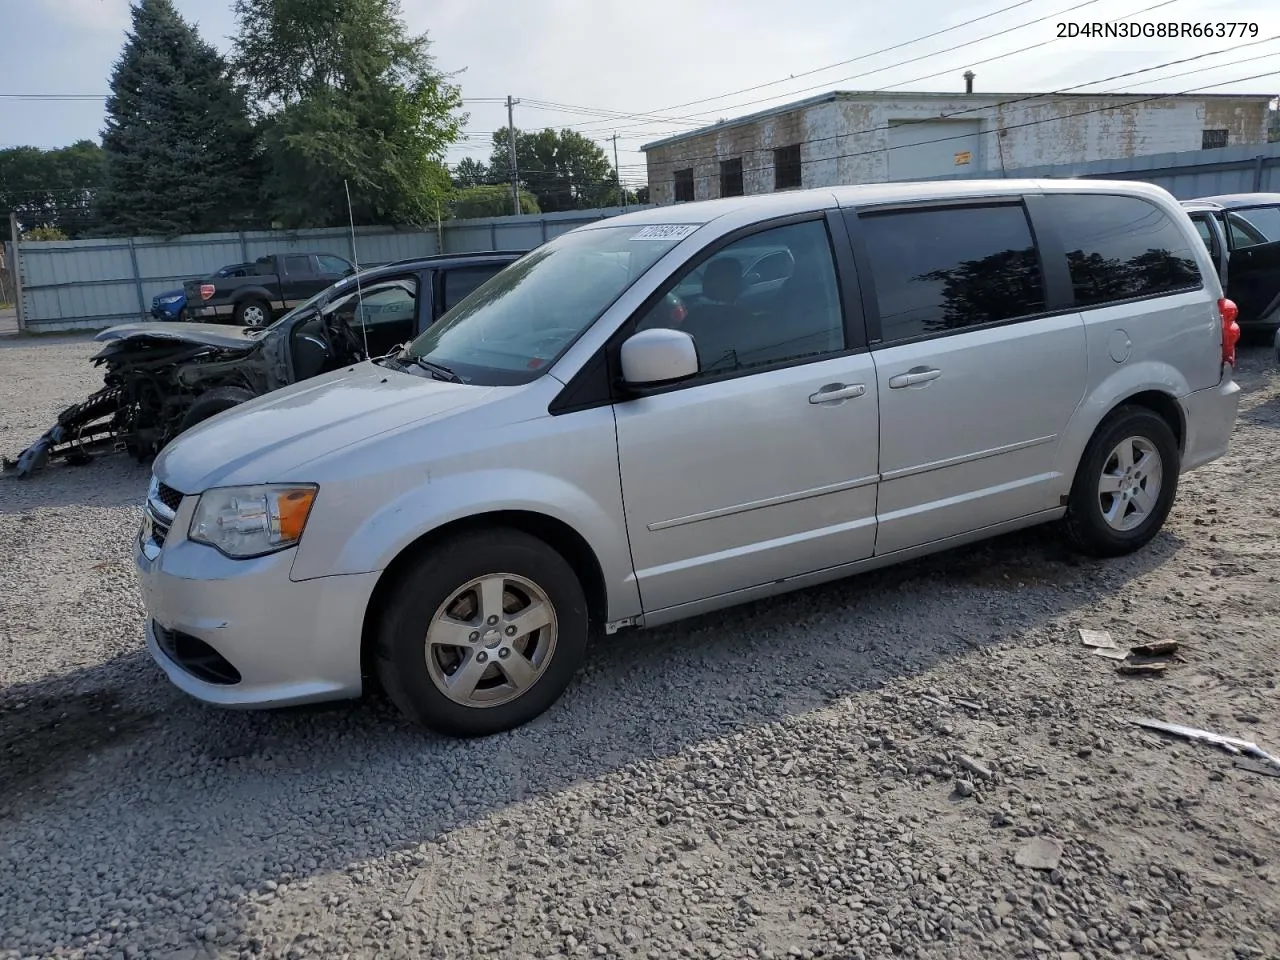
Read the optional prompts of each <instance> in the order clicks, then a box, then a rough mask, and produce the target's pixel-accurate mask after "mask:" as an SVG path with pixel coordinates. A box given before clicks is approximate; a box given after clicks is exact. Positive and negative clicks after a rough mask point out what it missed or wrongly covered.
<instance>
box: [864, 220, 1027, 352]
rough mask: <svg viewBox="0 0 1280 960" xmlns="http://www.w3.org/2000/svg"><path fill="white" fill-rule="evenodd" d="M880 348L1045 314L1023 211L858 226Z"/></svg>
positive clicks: (879, 221) (893, 221)
mask: <svg viewBox="0 0 1280 960" xmlns="http://www.w3.org/2000/svg"><path fill="white" fill-rule="evenodd" d="M861 224H862V231H863V235H864V236H865V238H866V247H867V252H868V256H869V258H870V260H871V268H872V273H873V275H874V277H875V287H876V299H877V300H878V301H879V305H880V326H881V336H882V338H883V340H884V342H885V343H893V342H896V341H899V340H909V339H911V338H913V337H920V336H926V335H928V334H935V333H944V332H946V331H949V330H958V329H963V328H965V327H972V326H976V325H978V324H984V323H999V322H1001V321H1004V320H1013V319H1016V318H1018V317H1025V316H1030V315H1033V314H1036V313H1041V312H1043V310H1044V308H1045V299H1044V284H1043V281H1042V279H1041V276H1040V263H1039V260H1038V259H1037V257H1036V248H1035V241H1034V240H1033V239H1032V236H1031V227H1030V224H1029V223H1028V222H1027V215H1026V212H1025V211H1024V210H1023V208H1022V206H1021V205H1014V204H1005V205H1001V206H991V207H946V208H940V209H934V210H910V211H897V212H894V213H885V214H875V215H871V216H865V217H863V218H862V220H861Z"/></svg>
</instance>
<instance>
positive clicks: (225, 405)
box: [178, 387, 254, 433]
mask: <svg viewBox="0 0 1280 960" xmlns="http://www.w3.org/2000/svg"><path fill="white" fill-rule="evenodd" d="M253 398H254V394H253V393H252V392H251V391H249V390H245V389H244V388H243V387H214V388H213V389H212V390H209V391H207V392H205V393H202V394H200V396H198V397H196V398H195V400H193V401H192V402H191V406H190V407H188V408H187V412H186V414H185V415H184V416H183V418H182V422H181V423H180V424H179V425H178V433H182V432H183V431H184V430H190V429H191V428H192V427H194V426H195V425H196V424H197V423H200V422H201V421H202V420H208V419H209V418H210V417H212V416H214V415H215V414H219V413H221V412H222V411H223V410H230V409H231V408H232V407H234V406H237V405H238V404H241V403H244V402H245V401H246V400H252V399H253Z"/></svg>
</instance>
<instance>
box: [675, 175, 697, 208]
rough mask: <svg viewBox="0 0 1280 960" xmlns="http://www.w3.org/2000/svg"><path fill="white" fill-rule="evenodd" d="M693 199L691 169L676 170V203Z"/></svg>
mask: <svg viewBox="0 0 1280 960" xmlns="http://www.w3.org/2000/svg"><path fill="white" fill-rule="evenodd" d="M691 200H693V170H692V169H690V170H677V171H676V203H688V202H690V201H691Z"/></svg>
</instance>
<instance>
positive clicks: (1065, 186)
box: [577, 179, 1169, 230]
mask: <svg viewBox="0 0 1280 960" xmlns="http://www.w3.org/2000/svg"><path fill="white" fill-rule="evenodd" d="M1022 193H1110V194H1117V195H1121V196H1133V197H1150V198H1155V197H1158V196H1162V197H1164V198H1165V199H1166V201H1167V200H1168V198H1169V194H1168V191H1166V190H1164V189H1163V188H1161V187H1156V186H1153V185H1152V184H1149V183H1143V182H1141V181H1136V180H1093V179H1039V180H1031V179H1028V180H1000V179H981V180H920V181H896V182H891V183H863V184H853V185H847V186H835V187H812V188H809V189H806V190H781V191H777V192H774V193H756V194H749V195H746V196H738V197H720V198H717V199H714V200H695V201H690V202H687V203H676V204H663V205H662V206H658V207H649V208H646V209H644V210H638V211H636V212H634V213H624V214H620V215H618V216H614V217H608V218H606V219H603V220H596V221H593V222H591V223H588V224H584V225H582V226H580V227H578V228H577V229H578V230H599V229H602V228H607V227H639V226H646V225H650V224H689V225H698V226H701V225H703V224H707V223H710V222H711V221H713V220H717V219H720V218H721V217H728V216H732V215H735V214H742V215H746V214H748V213H749V214H750V215H752V216H753V217H757V218H759V219H762V220H763V219H766V218H769V217H774V216H787V215H789V214H793V213H796V214H798V213H809V212H813V211H816V210H822V209H826V208H828V207H831V206H833V205H839V206H841V207H846V208H856V207H867V206H875V205H880V204H891V203H908V202H911V201H915V200H949V199H953V198H958V199H963V198H967V197H975V198H976V197H997V196H1009V195H1016V194H1022Z"/></svg>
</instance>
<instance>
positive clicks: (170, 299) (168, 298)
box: [160, 297, 182, 303]
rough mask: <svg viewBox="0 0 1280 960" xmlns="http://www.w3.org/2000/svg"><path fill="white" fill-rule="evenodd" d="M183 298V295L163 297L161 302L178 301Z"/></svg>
mask: <svg viewBox="0 0 1280 960" xmlns="http://www.w3.org/2000/svg"><path fill="white" fill-rule="evenodd" d="M181 299H182V297H161V298H160V302H161V303H177V302H178V301H179V300H181Z"/></svg>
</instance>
